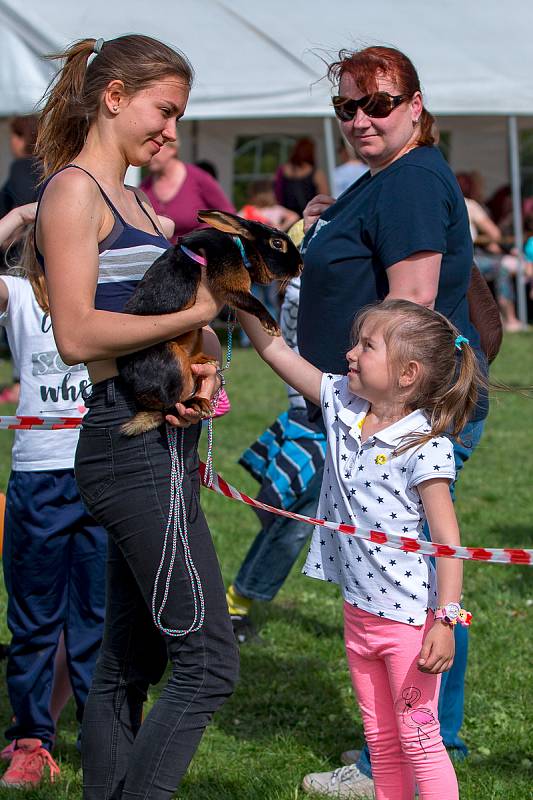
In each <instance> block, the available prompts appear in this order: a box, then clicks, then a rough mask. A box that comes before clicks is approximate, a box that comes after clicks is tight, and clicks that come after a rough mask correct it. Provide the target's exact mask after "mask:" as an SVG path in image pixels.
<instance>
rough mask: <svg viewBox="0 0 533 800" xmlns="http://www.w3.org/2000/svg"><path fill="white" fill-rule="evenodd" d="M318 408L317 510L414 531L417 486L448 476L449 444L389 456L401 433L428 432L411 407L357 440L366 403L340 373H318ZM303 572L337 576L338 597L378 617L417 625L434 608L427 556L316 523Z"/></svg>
mask: <svg viewBox="0 0 533 800" xmlns="http://www.w3.org/2000/svg"><path fill="white" fill-rule="evenodd" d="M321 405H322V414H323V417H324V422H325V426H326V431H327V435H328V446H327V453H326V461H325V465H324V477H323V480H322V489H321V492H320V502H319V506H318V511H317V516H318V518H319V519H324V520H328V521H332V522H341V523H345V524H348V525H357V526H360V527H361V528H366V529H371V530H382V531H384V532H390V533H397V534H400V535H402V536H407V537H409V538H412V539H416V538H418V537H420V536H422V535H423V534H422V529H423V526H424V522H425V514H424V509H423V506H422V501H421V500H420V495H419V493H418V490H417V488H416V487H417V486H418V485H419V484H420V483H422V482H423V481H427V480H429V479H431V478H435V477H437V476H438V477H440V478H448V479H450V480H454V479H455V462H454V456H453V444H452V442H451V441H450V439H448V438H447V437H445V436H440V437H437V438H434V439H431V440H430V441H429V442H427V443H426V444H425V445H423V446H422V447H412V448H410V449H409V450H407V451H406V452H403V453H401V454H400V455H394V451H395V448H397V447H400V445H401V443H402V438H403V437H405V436H406V435H407V434H410V433H420V432H429V425H428V422H427V419H426V417H425V416H424V414H423V413H422V412H421V411H414V412H413V413H412V414H409V415H408V416H406V417H403V419H401V420H399V421H398V422H395V423H394V424H393V425H390V426H389V427H387V428H385V429H384V430H382V431H379V432H378V433H376V434H374V435H373V436H371V437H369V438H368V439H367V440H366V441H365V442H364V443H363V444H362V443H361V428H362V426H363V422H364V418H365V416H366V413H367V411H368V408H369V404H368V403H367V401H366V400H363V399H361V398H360V397H357V396H356V395H354V394H352V393H351V392H350V390H349V388H348V379H347V377H346V376H344V375H330V374H327V373H326V374H324V375H323V377H322V384H321ZM303 572H304V574H305V575H309V576H311V577H313V578H319V579H321V580H326V581H329V582H333V583H338V584H340V586H341V590H342V593H343V596H344V599H345V600H346V601H347V602H349V603H351V604H353V605H355V606H357V607H358V608H362V609H363V610H364V611H368V612H369V613H370V614H376V615H377V616H380V617H386V618H387V619H392V620H396V621H398V622H406V623H408V624H410V625H422V624H424V622H425V620H426V614H427V609H428V608H431V609H435V607H436V598H437V588H436V576H435V569H434V567H433V564H432V563H431V561H430V559H429V558H428V557H427V556H420V555H418V554H416V553H406V552H403V551H402V550H395V549H392V548H390V547H387V546H386V545H376V544H374V543H373V542H367V541H364V540H362V539H356V538H355V537H354V536H349V535H346V534H343V533H337V532H336V531H330V530H328V529H327V528H323V527H319V526H317V527H316V528H315V531H314V533H313V537H312V540H311V546H310V548H309V553H308V556H307V559H306V563H305V566H304V569H303Z"/></svg>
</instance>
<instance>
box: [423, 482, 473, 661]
mask: <svg viewBox="0 0 533 800" xmlns="http://www.w3.org/2000/svg"><path fill="white" fill-rule="evenodd" d="M417 489H418V492H419V494H420V499H421V500H422V504H423V506H424V511H425V512H426V517H427V521H428V525H429V530H430V532H431V541H432V542H436V543H437V544H447V545H450V547H457V546H458V545H460V543H461V539H460V535H459V526H458V524H457V517H456V515H455V509H454V507H453V502H452V498H451V495H450V484H449V480H446V479H444V478H435V479H434V480H429V481H424V482H423V483H420V484H419V485H418V486H417ZM436 561H437V585H438V592H439V594H438V605H439V606H445V605H447V603H459V601H460V598H461V589H462V584H463V563H462V561H460V559H457V558H437V559H436ZM454 652H455V643H454V636H453V628H452V627H451V626H450V625H447V624H445V623H443V622H441V621H440V620H436V621H435V623H434V625H433V627H432V628H431V630H430V631H429V633H428V634H427V636H426V638H425V639H424V644H423V645H422V650H421V651H420V657H419V660H418V667H419V669H421V670H422V672H431V673H433V674H436V673H438V672H445V671H446V670H448V669H450V667H451V665H452V663H453V656H454Z"/></svg>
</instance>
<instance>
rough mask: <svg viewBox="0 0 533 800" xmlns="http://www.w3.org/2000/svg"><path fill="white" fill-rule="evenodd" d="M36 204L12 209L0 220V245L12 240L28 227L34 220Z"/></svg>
mask: <svg viewBox="0 0 533 800" xmlns="http://www.w3.org/2000/svg"><path fill="white" fill-rule="evenodd" d="M36 211H37V203H28V204H27V205H25V206H18V207H17V208H14V209H12V210H11V211H9V213H7V214H6V215H5V217H2V219H0V245H4V244H5V243H6V242H8V241H11V240H12V239H14V238H15V237H16V236H17V235H18V234H19V233H21V232H22V229H23V228H24V226H25V225H30V224H31V223H32V222H33V221H34V219H35V212H36Z"/></svg>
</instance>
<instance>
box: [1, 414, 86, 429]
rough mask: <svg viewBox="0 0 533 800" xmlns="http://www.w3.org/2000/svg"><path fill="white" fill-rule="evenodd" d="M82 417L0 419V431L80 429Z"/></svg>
mask: <svg viewBox="0 0 533 800" xmlns="http://www.w3.org/2000/svg"><path fill="white" fill-rule="evenodd" d="M82 420H83V417H29V416H19V417H0V430H8V431H59V430H74V429H76V428H81V423H82Z"/></svg>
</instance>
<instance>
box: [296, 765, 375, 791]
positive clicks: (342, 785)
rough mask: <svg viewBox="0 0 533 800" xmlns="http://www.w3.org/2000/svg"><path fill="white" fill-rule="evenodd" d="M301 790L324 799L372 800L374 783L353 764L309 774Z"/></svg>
mask: <svg viewBox="0 0 533 800" xmlns="http://www.w3.org/2000/svg"><path fill="white" fill-rule="evenodd" d="M302 789H303V790H304V792H308V793H309V794H316V795H322V796H324V797H338V798H347V799H348V800H357V798H372V800H374V798H375V797H376V795H375V792H374V781H373V780H372V779H371V778H367V777H366V775H363V773H362V772H360V771H359V770H358V769H357V767H356V766H355V764H351V765H350V766H347V767H339V769H336V770H334V771H333V772H311V773H310V774H309V775H306V776H305V778H304V779H303V781H302Z"/></svg>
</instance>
